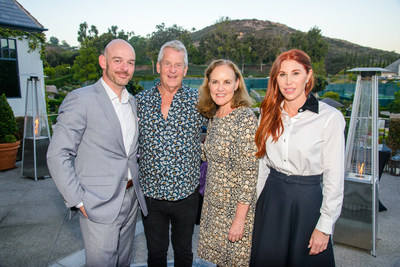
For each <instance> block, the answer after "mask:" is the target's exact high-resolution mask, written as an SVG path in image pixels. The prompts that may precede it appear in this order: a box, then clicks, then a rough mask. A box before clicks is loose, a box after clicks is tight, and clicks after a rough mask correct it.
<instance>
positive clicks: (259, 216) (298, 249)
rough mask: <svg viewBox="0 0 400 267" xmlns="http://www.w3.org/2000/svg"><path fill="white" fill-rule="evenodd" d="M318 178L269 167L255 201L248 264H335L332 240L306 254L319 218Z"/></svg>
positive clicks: (319, 176)
mask: <svg viewBox="0 0 400 267" xmlns="http://www.w3.org/2000/svg"><path fill="white" fill-rule="evenodd" d="M321 177H322V175H312V176H299V175H291V176H287V175H286V174H283V173H280V172H278V171H276V170H275V169H271V172H270V174H269V176H268V179H267V182H266V183H265V186H264V189H263V191H262V193H261V195H260V197H259V199H258V201H257V206H256V214H255V221H254V230H253V243H252V251H251V260H250V266H252V267H264V266H307V267H308V266H324V267H325V266H335V260H334V256H333V249H332V243H331V242H329V243H328V248H327V249H326V250H325V251H323V252H322V253H319V254H317V255H308V253H309V251H310V249H309V248H308V244H309V241H310V238H311V234H312V232H313V231H314V229H315V226H316V224H317V222H318V219H319V217H320V208H321V204H322V189H321V185H320V181H321Z"/></svg>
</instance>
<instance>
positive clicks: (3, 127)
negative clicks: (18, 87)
mask: <svg viewBox="0 0 400 267" xmlns="http://www.w3.org/2000/svg"><path fill="white" fill-rule="evenodd" d="M17 131H18V128H17V121H16V120H15V117H14V112H13V110H12V109H11V107H10V104H9V103H8V101H7V98H6V95H5V94H4V93H3V94H2V95H1V96H0V143H15V142H16V141H17V138H16V137H15V134H16V133H17Z"/></svg>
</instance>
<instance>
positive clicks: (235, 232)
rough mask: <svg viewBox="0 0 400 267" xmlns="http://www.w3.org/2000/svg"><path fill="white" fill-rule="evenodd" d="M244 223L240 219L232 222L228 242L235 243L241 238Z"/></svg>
mask: <svg viewBox="0 0 400 267" xmlns="http://www.w3.org/2000/svg"><path fill="white" fill-rule="evenodd" d="M244 223H245V220H242V219H234V220H233V222H232V226H231V229H230V230H229V237H228V239H229V241H231V242H237V241H239V240H240V239H242V238H243V234H244Z"/></svg>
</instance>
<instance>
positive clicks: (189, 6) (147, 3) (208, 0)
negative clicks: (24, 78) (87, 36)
mask: <svg viewBox="0 0 400 267" xmlns="http://www.w3.org/2000/svg"><path fill="white" fill-rule="evenodd" d="M17 1H18V2H19V3H20V4H21V5H22V6H23V7H24V8H25V9H26V10H27V11H28V12H29V13H31V15H33V16H34V17H35V18H36V19H37V20H38V21H39V22H40V23H41V24H42V25H43V26H44V27H45V28H47V29H48V31H46V32H45V33H46V37H47V40H49V39H50V37H51V36H55V37H57V38H58V39H59V40H60V42H61V41H62V40H65V41H66V42H67V43H68V44H70V45H72V46H77V45H78V41H77V32H78V30H79V24H80V23H82V22H87V24H88V25H89V26H90V25H95V26H96V27H97V29H98V30H99V34H102V33H104V32H107V29H108V28H110V27H111V26H112V25H116V26H118V29H119V30H121V29H123V30H124V31H125V32H130V31H133V32H134V33H135V35H141V36H143V37H146V36H147V34H151V33H152V32H154V31H156V28H155V26H156V25H159V24H161V23H163V22H164V23H165V26H166V27H170V26H172V25H173V24H177V25H178V26H181V27H182V28H184V29H187V30H191V29H192V28H193V27H194V28H196V30H200V29H203V28H204V27H207V26H210V25H212V24H214V23H215V22H216V21H217V20H219V19H220V18H221V17H229V18H230V19H232V20H234V19H259V20H269V21H272V22H277V23H281V24H285V25H286V26H288V27H290V28H293V29H296V30H300V31H303V32H307V31H308V30H310V29H311V28H312V27H314V26H316V27H318V28H319V29H320V30H321V33H322V35H323V36H326V37H330V38H337V39H342V40H346V41H349V42H352V43H356V44H359V45H362V46H366V47H371V48H377V49H381V50H386V51H395V52H397V53H400V0H351V1H349V0H336V1H334V0H330V1H326V0H300V1H297V0H281V1H279V0H274V1H271V0H240V1H238V0H200V1H190V0H186V1H183V0H141V1H138V0H113V1H110V0H17Z"/></svg>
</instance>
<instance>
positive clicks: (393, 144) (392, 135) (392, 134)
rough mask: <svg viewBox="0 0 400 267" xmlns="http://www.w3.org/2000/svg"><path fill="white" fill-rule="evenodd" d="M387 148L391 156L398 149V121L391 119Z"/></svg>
mask: <svg viewBox="0 0 400 267" xmlns="http://www.w3.org/2000/svg"><path fill="white" fill-rule="evenodd" d="M388 146H389V147H390V148H391V149H392V152H393V154H396V151H397V150H398V149H400V119H391V120H390V121H389V134H388Z"/></svg>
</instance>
